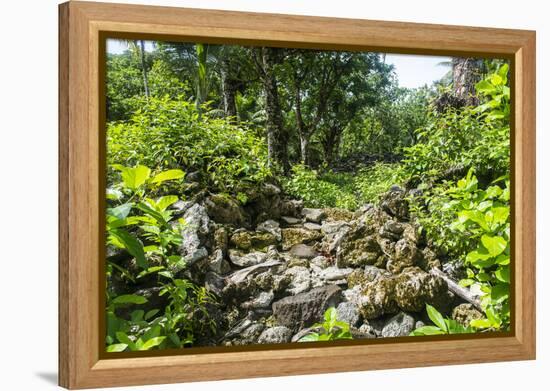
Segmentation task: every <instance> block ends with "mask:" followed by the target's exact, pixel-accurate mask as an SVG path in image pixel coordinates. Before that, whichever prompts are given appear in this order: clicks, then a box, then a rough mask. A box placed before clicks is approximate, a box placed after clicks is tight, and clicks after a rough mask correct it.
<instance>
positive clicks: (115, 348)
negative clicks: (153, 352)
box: [107, 343, 128, 353]
mask: <svg viewBox="0 0 550 391" xmlns="http://www.w3.org/2000/svg"><path fill="white" fill-rule="evenodd" d="M127 347H128V345H127V344H125V343H115V344H112V345H109V346H107V352H108V353H114V352H123V351H124V350H126V348H127Z"/></svg>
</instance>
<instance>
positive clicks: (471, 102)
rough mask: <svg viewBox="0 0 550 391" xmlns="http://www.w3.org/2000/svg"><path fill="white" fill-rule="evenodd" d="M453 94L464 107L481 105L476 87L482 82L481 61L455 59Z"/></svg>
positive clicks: (453, 62)
mask: <svg viewBox="0 0 550 391" xmlns="http://www.w3.org/2000/svg"><path fill="white" fill-rule="evenodd" d="M452 65H453V94H454V95H455V96H456V97H457V98H458V99H459V100H460V101H461V102H463V105H464V106H475V105H478V104H479V99H478V98H477V96H476V88H475V85H476V83H477V82H479V81H480V80H481V72H480V68H481V65H482V63H481V60H478V59H475V58H462V57H453V60H452Z"/></svg>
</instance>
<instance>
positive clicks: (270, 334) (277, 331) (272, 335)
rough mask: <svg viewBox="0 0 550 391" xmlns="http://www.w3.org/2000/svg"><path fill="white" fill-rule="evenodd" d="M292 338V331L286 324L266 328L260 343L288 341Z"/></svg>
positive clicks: (259, 340)
mask: <svg viewBox="0 0 550 391" xmlns="http://www.w3.org/2000/svg"><path fill="white" fill-rule="evenodd" d="M291 338H292V331H291V330H290V329H289V328H288V327H285V326H275V327H270V328H268V329H265V330H264V331H263V332H262V334H261V335H260V337H259V338H258V343H261V344H267V343H287V342H290V339H291Z"/></svg>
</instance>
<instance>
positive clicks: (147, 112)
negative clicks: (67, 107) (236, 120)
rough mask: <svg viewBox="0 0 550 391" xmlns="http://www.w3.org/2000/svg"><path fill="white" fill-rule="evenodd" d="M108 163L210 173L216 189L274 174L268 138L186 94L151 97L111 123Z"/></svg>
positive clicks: (233, 187)
mask: <svg viewBox="0 0 550 391" xmlns="http://www.w3.org/2000/svg"><path fill="white" fill-rule="evenodd" d="M107 143H108V151H109V154H108V162H109V163H110V164H122V165H125V166H133V165H136V164H143V165H146V166H149V167H155V168H157V169H169V168H184V169H185V170H186V171H192V170H197V171H200V172H201V173H203V174H205V176H206V178H205V180H206V182H207V183H206V184H207V185H208V186H209V187H211V188H212V189H214V190H218V191H225V192H236V191H237V190H238V189H239V187H241V186H246V185H247V184H249V183H255V182H261V181H263V180H265V179H266V178H268V177H269V176H270V174H271V172H270V170H269V167H268V163H267V147H266V145H265V142H264V141H263V139H262V138H261V137H260V136H259V135H258V134H256V132H255V131H253V130H251V129H249V128H248V127H247V126H246V125H245V124H241V125H235V124H233V123H231V122H230V121H227V120H225V119H219V118H210V117H208V115H205V114H203V115H202V116H201V119H199V114H198V112H197V109H196V107H195V105H194V104H193V103H191V102H188V101H186V100H185V99H183V98H180V99H174V100H171V99H169V98H168V97H165V98H150V99H149V102H148V103H147V104H145V105H144V106H143V107H142V108H141V109H139V110H137V111H136V112H135V113H134V115H133V116H132V118H131V119H130V120H129V121H126V122H119V123H110V124H109V125H108V131H107Z"/></svg>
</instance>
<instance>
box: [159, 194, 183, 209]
mask: <svg viewBox="0 0 550 391" xmlns="http://www.w3.org/2000/svg"><path fill="white" fill-rule="evenodd" d="M177 201H178V197H177V196H174V195H170V196H164V197H160V198H159V199H158V200H157V208H158V210H160V211H164V210H166V208H168V207H169V206H170V205H172V204H173V203H175V202H177Z"/></svg>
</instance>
